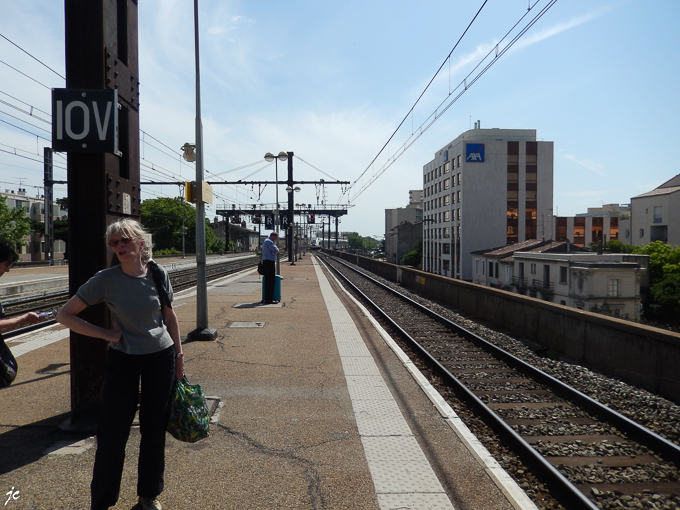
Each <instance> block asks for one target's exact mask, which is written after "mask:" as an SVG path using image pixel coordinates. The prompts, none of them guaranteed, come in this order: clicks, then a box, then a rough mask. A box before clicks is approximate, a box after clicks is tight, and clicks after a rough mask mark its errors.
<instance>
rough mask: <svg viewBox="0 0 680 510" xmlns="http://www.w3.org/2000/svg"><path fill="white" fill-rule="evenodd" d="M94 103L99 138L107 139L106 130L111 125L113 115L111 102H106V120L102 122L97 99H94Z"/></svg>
mask: <svg viewBox="0 0 680 510" xmlns="http://www.w3.org/2000/svg"><path fill="white" fill-rule="evenodd" d="M92 104H93V105H94V121H95V123H96V124H97V132H98V133H99V139H100V140H101V141H104V140H106V131H107V129H108V127H109V117H110V116H111V103H109V102H107V103H106V114H104V122H103V123H102V121H101V118H100V116H99V106H98V105H97V101H92Z"/></svg>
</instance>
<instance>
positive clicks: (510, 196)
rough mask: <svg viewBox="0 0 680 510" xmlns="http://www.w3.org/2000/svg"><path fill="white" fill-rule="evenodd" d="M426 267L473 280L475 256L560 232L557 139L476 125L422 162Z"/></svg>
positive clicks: (522, 131) (528, 130)
mask: <svg viewBox="0 0 680 510" xmlns="http://www.w3.org/2000/svg"><path fill="white" fill-rule="evenodd" d="M423 186H424V188H423V216H424V218H423V222H424V223H425V224H424V226H423V269H424V270H425V271H428V272H431V273H435V274H441V275H445V276H453V277H455V278H461V279H463V280H468V281H469V280H472V271H471V260H472V258H471V255H470V253H471V252H473V251H477V250H483V249H487V248H488V247H489V246H505V245H508V244H514V243H518V242H523V241H525V240H527V239H552V237H553V219H552V217H553V211H552V208H553V142H548V141H537V139H536V130H535V129H497V128H494V129H481V128H480V127H479V124H478V123H475V129H471V130H468V131H465V132H464V133H462V134H461V135H460V136H459V137H458V138H456V139H455V140H453V141H452V142H451V143H449V144H447V145H446V146H445V147H443V148H442V149H440V150H439V151H438V152H437V153H436V154H435V157H434V159H433V160H432V161H430V162H429V163H427V164H426V165H425V166H424V167H423Z"/></svg>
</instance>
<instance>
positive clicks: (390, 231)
mask: <svg viewBox="0 0 680 510" xmlns="http://www.w3.org/2000/svg"><path fill="white" fill-rule="evenodd" d="M408 194H409V201H408V205H407V206H406V207H399V208H396V209H385V257H386V259H387V261H388V262H392V263H394V264H399V263H400V262H401V258H398V257H397V255H398V254H399V255H400V256H401V257H403V256H404V254H405V253H407V252H405V251H404V249H406V248H405V246H406V245H409V246H411V248H410V249H408V250H407V251H411V250H412V249H414V248H415V243H417V242H418V240H419V239H420V238H421V236H422V226H421V225H422V223H421V222H422V221H423V191H422V190H410V191H409V192H408ZM406 223H408V224H409V225H411V226H413V225H416V224H417V225H418V226H419V228H420V232H419V233H418V235H417V239H416V241H415V243H414V242H412V240H411V237H413V236H412V234H411V230H412V228H411V227H408V226H407V227H404V228H402V229H401V234H399V229H397V230H395V228H396V227H398V226H399V225H402V224H406ZM397 241H399V244H400V246H399V247H398V246H397Z"/></svg>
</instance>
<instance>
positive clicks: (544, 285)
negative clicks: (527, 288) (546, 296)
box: [531, 280, 555, 293]
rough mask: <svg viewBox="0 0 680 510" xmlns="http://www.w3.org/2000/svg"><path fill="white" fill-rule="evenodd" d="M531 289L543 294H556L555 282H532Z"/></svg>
mask: <svg viewBox="0 0 680 510" xmlns="http://www.w3.org/2000/svg"><path fill="white" fill-rule="evenodd" d="M531 288H532V289H534V290H537V291H539V292H542V293H546V292H555V282H546V281H543V280H531Z"/></svg>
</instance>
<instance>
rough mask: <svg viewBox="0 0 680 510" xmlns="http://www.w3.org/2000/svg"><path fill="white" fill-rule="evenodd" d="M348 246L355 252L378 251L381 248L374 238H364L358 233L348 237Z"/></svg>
mask: <svg viewBox="0 0 680 510" xmlns="http://www.w3.org/2000/svg"><path fill="white" fill-rule="evenodd" d="M347 244H348V245H349V247H350V248H352V249H354V250H377V249H378V247H379V243H378V241H376V240H375V239H373V238H372V237H363V236H360V235H359V234H357V233H356V232H352V233H350V234H348V235H347Z"/></svg>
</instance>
